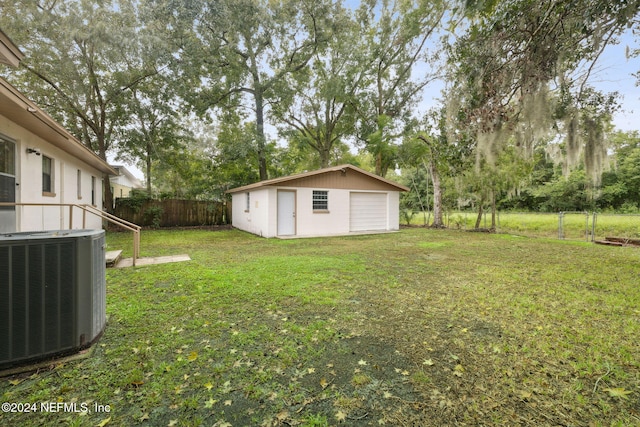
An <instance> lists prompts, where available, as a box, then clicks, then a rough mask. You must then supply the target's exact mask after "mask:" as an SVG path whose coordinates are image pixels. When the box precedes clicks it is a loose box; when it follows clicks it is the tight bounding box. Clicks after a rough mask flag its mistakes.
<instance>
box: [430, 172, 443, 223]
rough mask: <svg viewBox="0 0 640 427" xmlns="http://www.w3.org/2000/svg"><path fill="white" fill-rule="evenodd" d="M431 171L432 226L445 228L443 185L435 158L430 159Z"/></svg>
mask: <svg viewBox="0 0 640 427" xmlns="http://www.w3.org/2000/svg"><path fill="white" fill-rule="evenodd" d="M429 172H430V173H431V180H432V181H433V223H432V224H431V227H437V228H444V222H443V221H442V187H441V186H440V175H439V174H438V169H437V168H436V165H435V162H434V161H433V160H431V161H429Z"/></svg>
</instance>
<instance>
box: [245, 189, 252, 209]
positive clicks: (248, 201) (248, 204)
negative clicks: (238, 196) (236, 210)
mask: <svg viewBox="0 0 640 427" xmlns="http://www.w3.org/2000/svg"><path fill="white" fill-rule="evenodd" d="M245 201H246V207H245V210H244V211H245V212H249V211H250V210H251V193H249V192H246V193H245Z"/></svg>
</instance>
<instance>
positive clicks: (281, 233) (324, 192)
mask: <svg viewBox="0 0 640 427" xmlns="http://www.w3.org/2000/svg"><path fill="white" fill-rule="evenodd" d="M401 191H409V189H408V188H407V187H405V186H403V185H400V184H398V183H395V182H393V181H390V180H387V179H384V178H382V177H379V176H377V175H374V174H372V173H369V172H367V171H364V170H362V169H360V168H357V167H355V166H352V165H341V166H335V167H330V168H325V169H320V170H316V171H312V172H306V173H302V174H298V175H292V176H287V177H282V178H275V179H270V180H266V181H261V182H257V183H255V184H251V185H246V186H243V187H238V188H234V189H231V190H229V191H227V192H228V193H230V194H231V195H232V209H233V210H232V224H233V226H234V227H236V228H239V229H241V230H245V231H248V232H250V233H253V234H257V235H259V236H263V237H293V236H296V237H303V236H331V235H347V234H350V233H363V232H379V231H391V230H398V229H399V227H400V226H399V222H400V218H399V206H400V192H401Z"/></svg>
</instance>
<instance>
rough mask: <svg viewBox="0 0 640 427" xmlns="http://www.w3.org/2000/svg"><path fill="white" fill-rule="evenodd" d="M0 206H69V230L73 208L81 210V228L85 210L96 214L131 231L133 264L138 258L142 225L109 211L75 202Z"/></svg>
mask: <svg viewBox="0 0 640 427" xmlns="http://www.w3.org/2000/svg"><path fill="white" fill-rule="evenodd" d="M1 206H41V207H46V206H53V207H55V206H58V207H69V230H71V229H73V208H74V207H75V208H78V209H80V210H81V211H82V228H86V214H87V212H88V213H90V214H93V215H96V216H98V217H100V218H102V219H104V220H106V221H108V222H110V223H112V224H115V225H117V226H119V227H121V228H124V229H125V230H128V231H131V232H133V266H134V267H135V265H136V260H137V259H138V258H140V231H141V230H142V227H140V226H139V225H137V224H134V223H132V222H129V221H126V220H124V219H122V218H120V217H117V216H115V215H113V214H110V213H109V212H104V211H101V210H100V209H98V208H97V207H95V206H92V205H86V204H84V205H79V204H76V203H10V202H0V207H1Z"/></svg>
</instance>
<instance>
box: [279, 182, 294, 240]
mask: <svg viewBox="0 0 640 427" xmlns="http://www.w3.org/2000/svg"><path fill="white" fill-rule="evenodd" d="M295 234H296V192H295V191H284V190H280V191H278V236H293V235H295Z"/></svg>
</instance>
